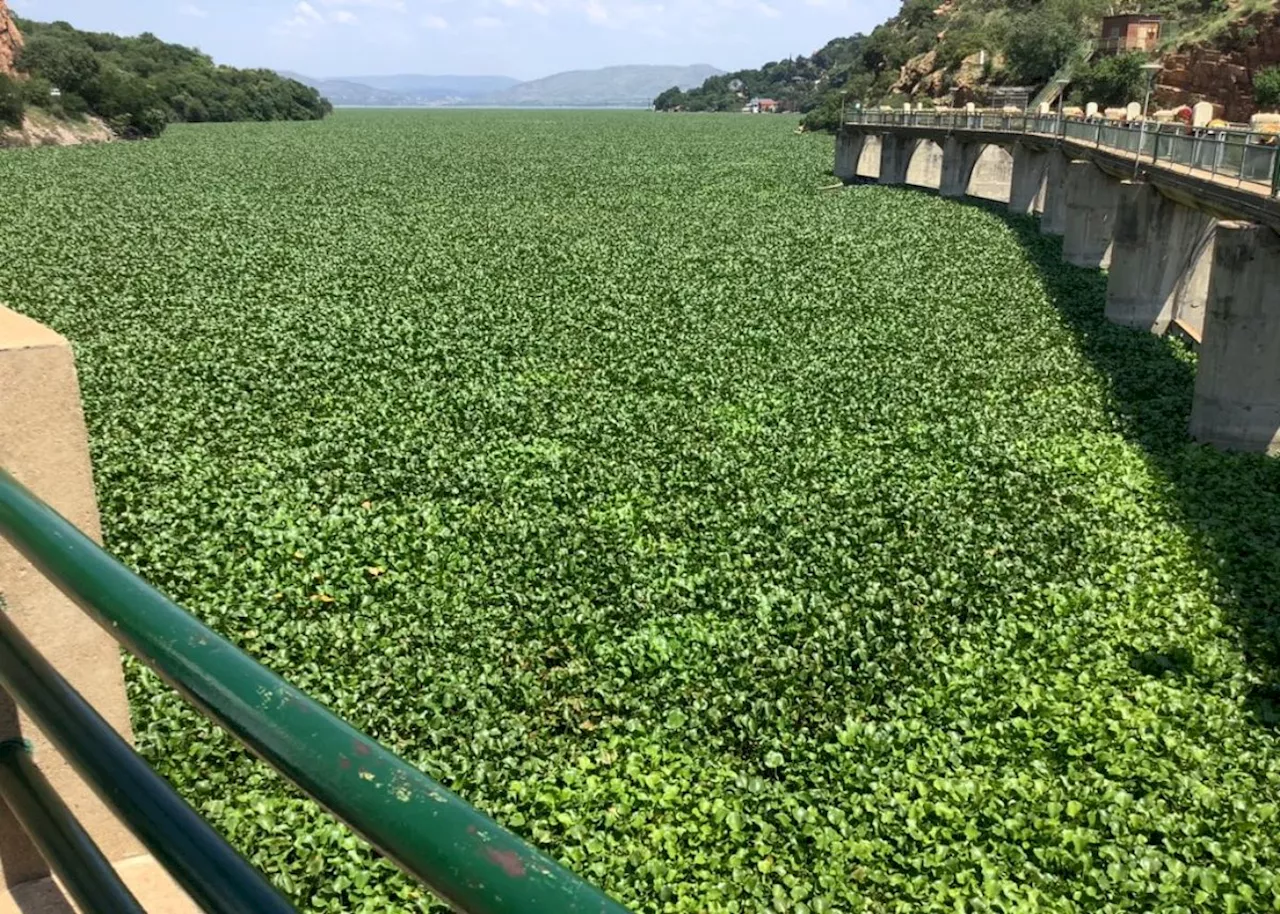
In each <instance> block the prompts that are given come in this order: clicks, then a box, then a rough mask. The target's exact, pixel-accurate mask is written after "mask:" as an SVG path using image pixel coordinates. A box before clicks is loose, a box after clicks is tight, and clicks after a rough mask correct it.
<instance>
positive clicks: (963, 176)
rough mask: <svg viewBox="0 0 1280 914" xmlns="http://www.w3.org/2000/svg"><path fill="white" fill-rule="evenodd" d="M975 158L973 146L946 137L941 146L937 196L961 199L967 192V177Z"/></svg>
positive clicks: (975, 152) (954, 138)
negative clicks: (940, 169) (940, 173)
mask: <svg viewBox="0 0 1280 914" xmlns="http://www.w3.org/2000/svg"><path fill="white" fill-rule="evenodd" d="M976 158H977V148H976V146H975V144H973V143H966V142H963V141H962V140H960V139H959V138H957V137H955V136H949V137H947V139H946V142H945V143H944V144H943V146H942V176H941V179H940V181H939V183H938V195H939V196H942V197H963V196H964V195H965V193H967V192H968V190H969V176H970V175H971V174H972V172H973V162H974V159H976Z"/></svg>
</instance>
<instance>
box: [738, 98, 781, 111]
mask: <svg viewBox="0 0 1280 914" xmlns="http://www.w3.org/2000/svg"><path fill="white" fill-rule="evenodd" d="M742 113H743V114H777V113H778V103H777V101H775V100H774V99H772V98H753V99H751V101H749V102H747V104H746V105H745V106H744V107H743V109H742Z"/></svg>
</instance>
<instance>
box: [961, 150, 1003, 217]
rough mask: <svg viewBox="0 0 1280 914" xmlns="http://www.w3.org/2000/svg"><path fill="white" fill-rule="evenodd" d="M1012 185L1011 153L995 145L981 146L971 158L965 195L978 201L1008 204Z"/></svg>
mask: <svg viewBox="0 0 1280 914" xmlns="http://www.w3.org/2000/svg"><path fill="white" fill-rule="evenodd" d="M974 145H978V144H974ZM1012 183H1013V153H1012V152H1011V151H1010V150H1009V149H1007V148H1006V147H1004V146H999V145H996V144H995V143H988V144H983V145H981V146H980V148H979V149H978V150H977V155H975V156H974V157H973V166H972V168H971V169H970V172H969V181H968V183H967V184H966V186H965V193H966V194H967V195H968V196H970V197H977V198H978V199H980V200H995V201H996V202H998V203H1008V202H1009V189H1010V185H1011V184H1012Z"/></svg>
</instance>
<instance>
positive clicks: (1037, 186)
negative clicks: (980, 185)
mask: <svg viewBox="0 0 1280 914" xmlns="http://www.w3.org/2000/svg"><path fill="white" fill-rule="evenodd" d="M1048 165H1049V153H1048V152H1047V151H1045V150H1043V149H1035V148H1033V147H1031V146H1027V145H1026V144H1024V143H1018V144H1017V145H1016V146H1014V147H1013V180H1012V182H1011V184H1010V187H1009V211H1010V212H1012V213H1017V214H1018V215H1025V216H1030V215H1033V214H1035V213H1042V212H1044V199H1045V176H1046V171H1047V169H1048Z"/></svg>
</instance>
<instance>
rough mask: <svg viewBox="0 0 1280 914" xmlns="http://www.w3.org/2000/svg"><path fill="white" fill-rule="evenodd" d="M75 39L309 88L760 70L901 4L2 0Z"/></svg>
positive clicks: (814, 0)
mask: <svg viewBox="0 0 1280 914" xmlns="http://www.w3.org/2000/svg"><path fill="white" fill-rule="evenodd" d="M9 5H10V6H11V7H12V8H13V9H14V10H16V11H17V12H18V14H19V15H21V16H25V17H27V18H29V19H36V20H42V21H49V20H53V19H65V20H66V21H68V22H70V23H71V24H72V25H75V26H77V27H78V28H83V29H90V30H94V31H108V32H118V33H122V34H136V33H138V32H144V31H151V32H154V33H155V34H157V35H159V36H160V37H161V38H164V39H166V40H169V41H177V42H180V43H181V44H187V45H194V46H196V47H199V48H200V49H202V50H203V51H205V52H206V53H208V54H211V55H212V56H213V58H214V59H215V60H217V61H218V62H219V63H226V64H232V65H235V66H266V67H273V68H277V69H288V70H296V71H299V72H302V73H307V74H309V75H312V76H344V75H355V74H390V73H463V74H502V75H508V76H514V77H516V78H518V79H533V78H536V77H539V76H546V75H548V74H550V73H553V72H556V71H559V70H571V69H581V68H591V67H602V66H608V65H611V64H632V63H662V64H692V63H709V64H714V65H715V66H718V67H723V68H725V69H738V68H741V67H749V66H758V65H759V64H761V63H764V62H765V61H768V60H777V59H779V58H782V57H789V56H793V55H795V54H807V53H809V52H810V51H813V50H814V49H816V48H818V47H820V46H821V45H822V44H824V43H825V42H826V41H827V39H829V38H833V37H835V36H837V35H848V34H852V33H853V32H857V31H869V30H870V29H871V28H872V27H873V26H875V25H876V24H878V23H880V22H882V21H884V20H885V19H886V18H888V17H889V16H890V15H892V14H893V13H895V12H896V11H897V9H898V6H899V0H257V2H254V0H221V2H219V0H125V2H108V0H10V2H9Z"/></svg>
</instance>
